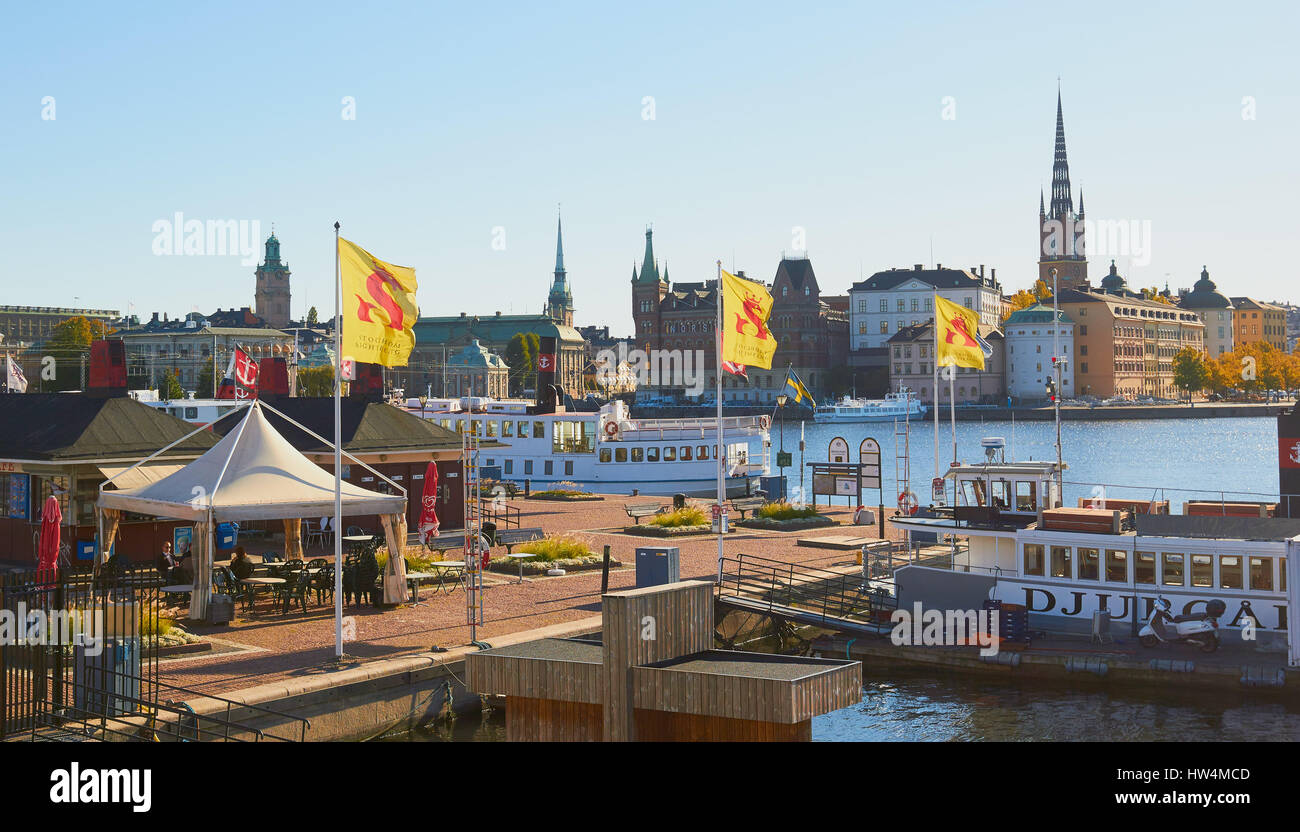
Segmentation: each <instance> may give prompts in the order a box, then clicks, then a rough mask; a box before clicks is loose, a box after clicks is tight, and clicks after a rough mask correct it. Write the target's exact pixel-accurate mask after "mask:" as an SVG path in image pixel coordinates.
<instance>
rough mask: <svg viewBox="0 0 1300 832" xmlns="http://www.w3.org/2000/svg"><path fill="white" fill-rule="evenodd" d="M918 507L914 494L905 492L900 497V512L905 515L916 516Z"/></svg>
mask: <svg viewBox="0 0 1300 832" xmlns="http://www.w3.org/2000/svg"><path fill="white" fill-rule="evenodd" d="M918 507H919V503H918V502H917V500H916V494H915V493H914V492H911V491H903V492H901V493H900V494H899V495H898V510H899V511H901V512H902V513H903V514H916V512H917V509H918Z"/></svg>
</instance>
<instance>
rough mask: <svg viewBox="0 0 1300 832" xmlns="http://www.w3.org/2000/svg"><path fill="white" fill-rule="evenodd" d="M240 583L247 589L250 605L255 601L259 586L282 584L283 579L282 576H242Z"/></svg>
mask: <svg viewBox="0 0 1300 832" xmlns="http://www.w3.org/2000/svg"><path fill="white" fill-rule="evenodd" d="M241 583H243V585H244V588H245V589H246V590H247V591H248V605H249V606H250V607H251V606H253V605H254V603H255V601H256V590H257V588H258V587H259V586H269V587H277V586H284V584H285V580H284V578H244V580H243V581H241Z"/></svg>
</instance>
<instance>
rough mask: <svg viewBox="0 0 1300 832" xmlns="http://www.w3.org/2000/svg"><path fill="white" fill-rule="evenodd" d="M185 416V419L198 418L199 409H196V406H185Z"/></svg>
mask: <svg viewBox="0 0 1300 832" xmlns="http://www.w3.org/2000/svg"><path fill="white" fill-rule="evenodd" d="M185 418H186V419H197V418H199V409H198V408H197V407H187V408H185Z"/></svg>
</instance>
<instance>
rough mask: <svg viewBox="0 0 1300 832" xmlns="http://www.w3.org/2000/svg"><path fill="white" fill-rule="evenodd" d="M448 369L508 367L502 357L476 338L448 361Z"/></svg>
mask: <svg viewBox="0 0 1300 832" xmlns="http://www.w3.org/2000/svg"><path fill="white" fill-rule="evenodd" d="M447 366H448V367H501V368H503V369H504V368H505V367H506V362H505V361H503V360H502V359H501V356H499V355H497V354H496V353H494V352H492V351H491V350H489V349H488V348H487V347H484V346H483V345H482V344H480V343H479V342H478V339H477V338H475V339H474V340H473V341H470V342H469V344H467V345H466V347H465V349H463V350H461V351H460V352H459V353H457V354H456V355H453V356H451V357H449V358H448V359H447Z"/></svg>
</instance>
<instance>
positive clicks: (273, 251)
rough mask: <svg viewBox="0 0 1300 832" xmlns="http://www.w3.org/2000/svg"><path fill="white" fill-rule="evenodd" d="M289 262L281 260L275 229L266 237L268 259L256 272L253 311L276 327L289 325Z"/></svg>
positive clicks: (280, 327)
mask: <svg viewBox="0 0 1300 832" xmlns="http://www.w3.org/2000/svg"><path fill="white" fill-rule="evenodd" d="M290 274H291V272H290V271H289V264H288V263H285V262H282V261H281V260H280V241H279V240H278V239H277V238H276V236H275V231H274V230H273V231H272V232H271V236H270V237H267V238H266V259H265V261H264V262H263V263H262V265H260V266H258V267H257V271H256V272H254V275H255V277H256V283H255V287H254V293H253V311H254V312H256V313H257V315H258V317H260V318H262V319H263V320H265V321H266V322H267V323H268V324H270V325H271V326H273V327H275V328H276V329H284V328H285V327H287V326H289V300H290V293H289V275H290Z"/></svg>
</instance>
